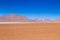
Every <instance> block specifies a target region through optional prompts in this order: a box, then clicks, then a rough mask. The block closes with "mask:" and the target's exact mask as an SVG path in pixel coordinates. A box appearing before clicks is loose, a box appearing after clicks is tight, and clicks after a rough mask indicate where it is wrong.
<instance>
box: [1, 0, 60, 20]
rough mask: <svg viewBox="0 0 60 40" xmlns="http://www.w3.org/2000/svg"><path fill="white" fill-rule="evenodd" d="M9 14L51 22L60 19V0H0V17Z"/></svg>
mask: <svg viewBox="0 0 60 40" xmlns="http://www.w3.org/2000/svg"><path fill="white" fill-rule="evenodd" d="M9 14H18V15H23V16H26V17H28V18H30V19H34V18H40V19H45V18H48V19H52V20H53V19H56V18H60V0H0V16H2V15H9Z"/></svg>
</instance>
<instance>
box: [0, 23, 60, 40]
mask: <svg viewBox="0 0 60 40" xmlns="http://www.w3.org/2000/svg"><path fill="white" fill-rule="evenodd" d="M0 40H60V23H30V24H0Z"/></svg>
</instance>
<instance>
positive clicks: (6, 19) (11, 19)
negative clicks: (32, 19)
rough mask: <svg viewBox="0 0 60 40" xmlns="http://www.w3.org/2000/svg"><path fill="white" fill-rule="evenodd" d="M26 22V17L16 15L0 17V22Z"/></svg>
mask: <svg viewBox="0 0 60 40" xmlns="http://www.w3.org/2000/svg"><path fill="white" fill-rule="evenodd" d="M26 21H29V19H28V18H27V17H25V16H20V15H16V14H10V15H6V16H0V22H26Z"/></svg>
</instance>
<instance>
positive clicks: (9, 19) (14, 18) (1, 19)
mask: <svg viewBox="0 0 60 40" xmlns="http://www.w3.org/2000/svg"><path fill="white" fill-rule="evenodd" d="M0 22H47V23H51V22H60V18H58V19H56V20H49V19H47V18H46V19H44V20H42V19H39V18H37V19H34V20H32V19H29V18H27V17H25V16H21V15H16V14H10V15H4V16H0Z"/></svg>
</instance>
